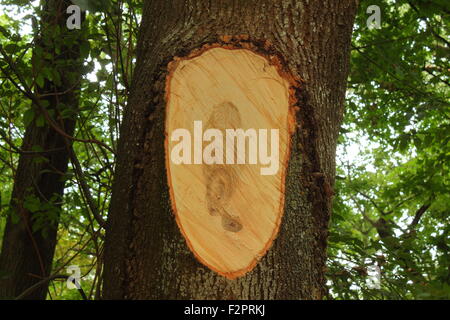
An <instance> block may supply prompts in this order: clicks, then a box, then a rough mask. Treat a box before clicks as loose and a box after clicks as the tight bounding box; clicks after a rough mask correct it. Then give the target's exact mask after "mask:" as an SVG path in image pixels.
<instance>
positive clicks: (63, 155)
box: [0, 0, 84, 299]
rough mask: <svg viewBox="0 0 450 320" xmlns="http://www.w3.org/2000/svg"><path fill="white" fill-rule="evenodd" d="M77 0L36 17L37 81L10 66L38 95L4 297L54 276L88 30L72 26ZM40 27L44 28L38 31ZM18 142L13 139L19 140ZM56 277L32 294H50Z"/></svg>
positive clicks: (15, 202)
mask: <svg viewBox="0 0 450 320" xmlns="http://www.w3.org/2000/svg"><path fill="white" fill-rule="evenodd" d="M70 4H71V2H70V1H63V0H48V1H45V2H44V3H43V6H42V11H41V12H40V18H41V21H40V25H39V26H37V24H35V26H34V27H35V39H34V40H35V47H34V48H33V58H32V66H33V72H32V75H33V85H32V86H34V89H33V87H32V86H29V85H28V84H27V81H26V80H25V74H24V73H23V72H22V70H20V71H19V70H18V66H17V65H18V63H17V62H15V61H13V60H12V59H11V57H10V56H9V55H8V53H7V52H5V50H3V49H2V51H1V53H2V55H3V58H4V59H5V61H7V62H8V69H6V68H3V69H2V72H3V74H5V75H6V76H7V77H8V78H9V80H10V81H11V82H13V83H15V84H16V86H17V88H22V89H21V91H23V94H24V95H25V96H26V97H27V98H29V99H30V100H31V101H32V108H31V109H30V110H29V111H28V113H27V115H28V117H27V122H28V123H27V128H26V132H25V137H24V140H23V143H22V147H21V148H20V150H19V152H20V159H19V164H18V167H17V170H16V174H15V179H14V187H13V191H12V196H11V205H10V207H11V212H10V214H9V215H8V218H7V223H6V226H5V231H4V235H3V243H2V250H1V255H0V270H2V273H4V275H3V276H2V277H1V278H0V298H12V297H17V296H19V295H20V294H21V293H23V292H24V291H25V290H26V289H28V288H30V287H32V286H33V285H34V284H36V283H38V282H41V281H42V279H46V278H47V277H49V275H50V272H51V269H52V262H53V255H54V251H55V246H56V235H57V229H58V222H59V217H60V211H61V205H62V200H61V199H62V195H63V193H64V183H65V180H67V175H66V173H67V167H68V161H69V158H70V155H71V154H72V152H73V151H72V138H71V136H72V135H73V132H74V129H75V123H76V116H77V110H78V102H79V88H80V80H81V60H80V47H81V45H82V42H83V38H82V34H83V32H84V31H83V30H81V31H77V30H73V31H71V30H68V29H67V28H66V19H67V17H68V15H67V14H66V9H67V7H68V6H69V5H70ZM37 29H39V30H37ZM11 146H13V144H11ZM47 285H48V282H47V283H45V284H43V285H41V286H39V287H38V288H35V289H34V290H33V291H31V292H30V293H29V294H28V295H27V296H25V297H23V298H25V299H45V297H46V295H47Z"/></svg>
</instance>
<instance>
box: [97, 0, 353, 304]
mask: <svg viewBox="0 0 450 320" xmlns="http://www.w3.org/2000/svg"><path fill="white" fill-rule="evenodd" d="M356 7H357V1H356V0H345V1H334V0H326V1H306V0H304V1H289V0H279V1H274V0H266V1H261V0H258V1H256V0H245V1H244V0H234V1H226V2H225V1H206V0H204V1H201V0H189V1H181V0H172V1H147V2H146V4H145V7H144V13H143V21H142V26H141V33H140V38H139V44H138V59H137V66H136V69H135V74H134V79H133V84H132V90H131V95H130V99H129V103H128V106H127V108H126V110H125V115H124V122H123V126H122V129H121V130H122V132H121V138H120V143H119V151H118V160H117V161H118V162H117V167H116V178H115V182H114V185H113V195H112V200H111V201H112V202H111V209H110V215H109V219H108V226H107V233H106V244H105V270H104V287H103V297H104V298H106V299H123V298H126V299H321V298H322V297H324V295H325V294H326V287H325V261H326V245H327V233H328V222H329V218H330V210H331V200H332V196H333V191H332V190H333V189H332V188H333V184H334V175H335V151H336V140H337V135H338V131H339V126H340V123H341V120H342V115H343V100H344V94H345V83H346V82H345V81H346V77H347V72H348V60H349V44H350V37H351V30H352V24H353V19H354V15H355V11H356ZM205 46H206V47H219V48H220V47H224V48H230V47H232V48H234V49H239V48H242V49H246V50H250V51H253V52H255V53H257V54H261V55H264V56H266V57H268V59H271V57H276V58H277V59H278V60H279V61H280V62H281V63H280V64H281V68H282V69H283V70H284V71H286V72H287V73H289V74H291V75H292V76H293V77H294V78H295V79H296V84H295V85H292V86H291V97H290V98H292V100H294V101H295V106H291V107H292V108H293V109H295V110H296V113H295V125H294V130H293V133H292V137H291V141H290V144H291V152H290V157H289V161H288V166H287V169H286V170H287V173H286V179H285V183H284V184H285V185H284V195H285V197H284V214H283V217H282V221H281V225H280V227H279V231H278V235H277V237H276V239H275V240H274V241H273V244H272V246H271V247H270V249H269V250H268V251H267V253H266V254H265V255H264V256H263V257H261V258H260V260H259V262H258V263H257V264H256V266H255V267H254V268H253V269H252V270H251V271H249V272H248V273H245V274H243V275H241V276H240V277H238V278H236V279H229V278H227V277H224V276H222V275H219V274H218V273H216V272H214V271H211V270H210V269H209V268H207V267H206V266H204V265H203V264H201V263H200V262H199V261H198V260H197V259H196V257H195V255H194V254H193V253H192V251H191V250H190V249H189V246H188V245H187V243H186V240H185V238H184V237H183V235H182V233H181V232H180V229H179V228H178V226H177V223H176V219H175V216H174V213H173V210H172V205H173V203H171V200H170V196H169V194H170V192H169V191H170V190H169V186H168V183H167V181H168V180H167V174H166V159H165V153H164V150H165V145H164V144H165V129H166V128H165V123H166V122H165V121H166V119H165V115H166V101H165V94H167V93H166V92H165V91H166V90H165V88H166V80H167V76H168V74H169V72H170V70H169V69H170V68H169V67H168V64H169V63H170V62H171V61H172V60H174V57H187V56H189V55H192V52H193V51H194V50H200V49H202V48H205ZM192 190H193V192H195V185H193V186H192Z"/></svg>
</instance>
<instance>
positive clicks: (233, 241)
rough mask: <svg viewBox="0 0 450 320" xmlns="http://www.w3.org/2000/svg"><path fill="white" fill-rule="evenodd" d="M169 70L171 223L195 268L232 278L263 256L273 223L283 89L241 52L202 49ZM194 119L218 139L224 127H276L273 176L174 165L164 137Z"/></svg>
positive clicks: (286, 111)
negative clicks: (173, 221) (174, 221)
mask: <svg viewBox="0 0 450 320" xmlns="http://www.w3.org/2000/svg"><path fill="white" fill-rule="evenodd" d="M170 68H171V72H170V74H169V76H168V79H167V85H166V99H167V108H166V110H167V111H166V158H167V171H168V180H169V186H170V192H171V201H172V206H173V209H174V211H175V215H176V219H177V223H178V226H179V228H180V230H181V232H182V233H183V235H184V237H185V238H186V240H187V243H188V245H189V247H190V249H191V250H192V251H193V252H194V254H195V256H196V257H197V258H198V259H199V260H200V261H201V262H202V263H203V264H205V265H207V266H208V267H209V268H211V269H212V270H214V271H216V272H218V273H220V274H222V275H224V276H226V277H228V278H236V277H238V276H242V275H243V274H245V273H246V272H248V271H249V270H251V269H252V268H253V267H254V266H255V265H256V263H257V261H258V260H259V259H260V258H261V256H263V255H264V254H265V253H266V251H267V250H268V248H269V247H270V245H271V243H272V241H273V240H274V238H275V236H276V233H277V232H278V228H279V225H280V222H281V217H282V214H283V207H284V177H285V173H286V165H287V160H288V155H289V148H290V143H289V141H290V132H291V130H292V128H291V123H292V112H291V110H290V96H289V94H290V90H289V87H290V84H289V81H288V80H287V79H286V78H285V77H283V76H282V75H281V74H280V72H279V71H278V67H277V66H275V65H271V64H270V63H269V61H268V60H267V59H266V58H265V57H263V56H262V55H259V54H256V53H254V52H252V51H250V50H247V49H224V48H220V47H216V48H209V49H207V50H205V51H204V52H202V53H201V54H200V55H198V56H195V57H192V58H185V59H179V60H177V61H176V62H174V63H172V64H171V67H170ZM198 120H201V121H202V122H203V131H205V130H206V129H208V128H216V129H220V130H222V131H223V132H224V137H225V131H224V130H225V129H229V128H234V129H236V128H242V129H244V130H247V129H249V128H254V129H256V130H258V129H269V130H268V132H270V129H279V170H278V172H277V173H276V174H275V175H261V171H260V168H261V167H265V166H262V165H260V164H259V163H258V164H223V165H218V164H213V165H206V164H174V163H173V162H172V161H171V160H170V155H171V150H172V148H173V147H174V146H175V145H176V144H177V142H173V141H171V134H172V132H173V131H174V130H175V129H178V128H186V129H188V130H189V131H190V132H191V133H193V132H194V127H193V124H194V121H198ZM268 136H269V137H270V133H269V134H268ZM224 141H225V139H224ZM206 144H207V143H206V142H205V143H204V145H206ZM269 150H270V149H269ZM247 151H248V149H247ZM193 154H194V151H193V146H192V155H193Z"/></svg>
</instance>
